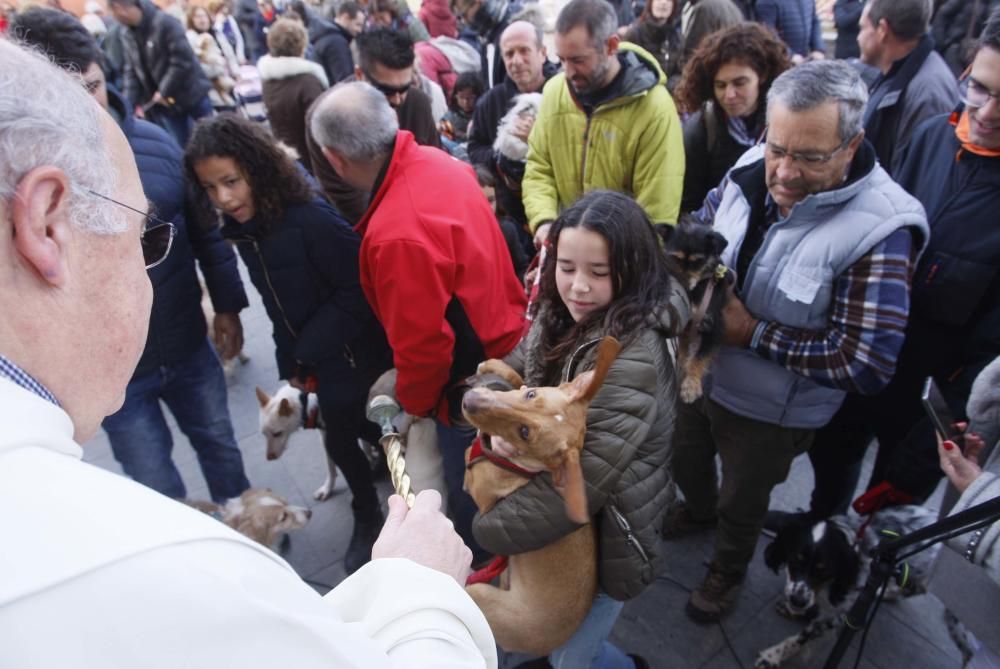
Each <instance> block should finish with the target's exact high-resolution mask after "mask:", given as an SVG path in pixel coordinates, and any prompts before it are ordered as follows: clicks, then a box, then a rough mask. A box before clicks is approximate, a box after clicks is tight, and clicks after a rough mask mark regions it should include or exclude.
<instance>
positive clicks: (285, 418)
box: [257, 383, 337, 502]
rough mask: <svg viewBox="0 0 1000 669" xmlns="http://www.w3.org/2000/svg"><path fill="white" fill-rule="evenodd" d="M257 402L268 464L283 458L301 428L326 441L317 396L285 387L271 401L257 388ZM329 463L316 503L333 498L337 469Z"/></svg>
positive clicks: (317, 491)
mask: <svg viewBox="0 0 1000 669" xmlns="http://www.w3.org/2000/svg"><path fill="white" fill-rule="evenodd" d="M257 402H258V403H259V404H260V432H261V434H263V435H264V439H266V440H267V459H268V460H277V459H278V458H280V457H281V455H282V454H283V453H284V452H285V449H286V448H287V447H288V438H289V437H290V436H292V433H293V432H295V431H296V430H299V429H300V428H302V427H306V428H318V429H319V431H320V433H321V434H323V436H324V438H325V436H326V435H325V432H326V428H325V426H324V425H323V417H322V416H321V415H320V412H319V399H318V398H317V397H316V394H315V393H304V392H302V391H301V390H298V389H296V388H293V387H292V386H290V385H288V384H287V383H286V384H285V385H283V386H281V387H280V388H278V392H276V393H275V394H274V397H270V396H268V394H267V393H265V392H264V391H263V390H261V389H260V388H259V387H258V388H257ZM324 452H325V449H324ZM326 462H327V475H326V480H325V481H323V485H321V486H320V487H319V488H317V489H316V492H314V493H313V499H316V500H318V501H320V502H322V501H324V500H327V499H329V498H330V497H331V496H333V485H334V483H335V482H336V481H337V466H336V465H335V464H333V460H331V459H330V458H329V456H327V459H326Z"/></svg>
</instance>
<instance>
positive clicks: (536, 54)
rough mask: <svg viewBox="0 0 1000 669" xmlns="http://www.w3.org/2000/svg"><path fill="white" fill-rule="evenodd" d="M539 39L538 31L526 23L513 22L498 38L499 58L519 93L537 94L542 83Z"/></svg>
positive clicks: (542, 58) (542, 52) (543, 55)
mask: <svg viewBox="0 0 1000 669" xmlns="http://www.w3.org/2000/svg"><path fill="white" fill-rule="evenodd" d="M542 37H543V34H542V30H541V28H539V27H538V26H536V25H535V24H533V23H529V22H528V21H514V22H513V23H511V24H510V25H509V26H507V29H506V30H504V31H503V34H502V35H501V36H500V55H501V57H502V58H503V64H504V67H505V68H507V76H509V77H510V78H511V80H512V81H513V82H514V83H515V84H516V85H517V90H518V91H519V92H521V93H537V92H538V91H540V90H541V88H542V85H543V84H544V83H545V75H544V73H543V68H544V65H545V61H546V52H545V46H544V44H543V43H542Z"/></svg>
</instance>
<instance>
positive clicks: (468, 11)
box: [451, 0, 522, 86]
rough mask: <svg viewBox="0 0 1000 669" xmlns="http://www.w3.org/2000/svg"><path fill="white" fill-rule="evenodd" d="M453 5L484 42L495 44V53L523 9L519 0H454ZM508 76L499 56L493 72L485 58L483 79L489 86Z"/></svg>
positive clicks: (455, 10)
mask: <svg viewBox="0 0 1000 669" xmlns="http://www.w3.org/2000/svg"><path fill="white" fill-rule="evenodd" d="M451 6H452V10H453V11H454V12H455V13H456V14H458V16H459V18H463V19H465V24H466V25H467V26H469V27H470V28H471V29H472V30H474V31H476V33H477V34H478V35H479V37H480V38H481V39H482V40H483V42H485V43H486V44H492V45H493V47H494V53H500V36H501V35H502V34H503V31H504V30H506V29H507V26H509V25H510V23H511V19H512V18H513V17H514V15H515V14H517V13H518V12H520V11H521V9H522V4H521V2H519V0H452V3H451ZM506 77H507V72H506V70H505V69H504V65H503V62H502V61H501V60H500V59H499V58H494V59H493V71H492V72H489V71H487V70H486V59H485V58H484V59H483V80H484V81H486V84H487V85H488V86H496V85H497V84H500V83H502V82H503V80H504V79H505V78H506Z"/></svg>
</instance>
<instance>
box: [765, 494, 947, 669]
mask: <svg viewBox="0 0 1000 669" xmlns="http://www.w3.org/2000/svg"><path fill="white" fill-rule="evenodd" d="M935 520H937V513H936V512H935V511H932V510H930V509H927V508H925V507H922V506H913V505H908V506H893V507H889V508H886V509H882V510H881V511H878V512H877V513H876V514H875V515H874V516H873V518H872V521H871V522H870V523H869V524H868V525H864V521H865V518H860V517H858V516H851V517H847V516H835V517H833V518H830V519H828V520H823V521H820V522H818V523H815V524H812V523H792V524H790V525H788V526H787V527H785V528H783V529H781V530H780V531H779V532H778V534H777V536H776V537H775V538H774V540H773V541H772V542H771V543H770V544H769V545H768V547H767V548H766V549H764V563H765V564H766V565H767V566H768V567H770V568H771V570H772V571H774V572H775V573H777V572H778V570H779V569H780V568H781V567H785V572H786V574H787V582H786V584H785V598H784V600H782V601H781V602H779V603H778V607H777V608H778V612H779V613H780V614H782V615H784V616H786V617H789V618H796V619H801V620H806V621H808V623H809V624H808V625H806V627H805V629H803V630H802V631H801V632H800V633H799V634H796V635H794V636H790V637H788V638H787V639H785V640H784V641H782V642H780V643H777V644H775V645H773V646H771V647H769V648H767V649H765V650H763V651H761V652H760V654H759V655H758V656H757V662H756V663H755V664H754V667H755V669H776V668H777V667H780V666H781V664H782V663H784V662H785V661H786V660H788V659H789V658H791V657H793V656H794V655H796V654H797V653H798V652H799V651H801V650H802V648H803V646H805V645H806V644H807V643H809V642H810V641H812V640H813V639H817V638H819V637H822V636H823V635H824V634H826V633H827V632H828V631H830V630H832V629H834V628H836V627H839V626H840V625H841V624H842V622H843V615H842V614H843V612H844V611H845V610H846V609H847V608H848V607H847V602H848V595H850V594H851V593H852V591H854V590H855V588H856V587H857V584H858V577H859V576H860V575H861V574H862V573H863V572H866V571H867V568H868V565H869V563H870V561H871V557H870V556H871V553H872V550H873V549H874V548H875V547H876V546H877V545H878V543H879V541H880V540H881V539H882V538H883V537H884V536H886V535H893V536H901V535H904V534H908V533H910V532H913V531H914V530H917V529H920V528H921V527H924V526H926V525H930V524H931V523H933V522H934V521H935ZM863 525H864V529H863V531H862V532H861V539H860V540H859V541H856V537H857V536H858V530H859V528H861V527H862V526H863ZM937 548H938V546H932V547H931V548H929V549H927V550H924V551H921V552H919V553H917V554H915V555H913V556H912V557H911V558H910V559H909V560H908V561H907V563H908V564H909V567H910V570H909V575H908V577H907V580H906V582H905V583H903V585H902V586H900V585H898V584H895V583H892V582H890V585H889V587H888V588H887V589H886V599H898V598H900V597H909V596H911V595H915V594H919V593H922V592H924V591H925V590H926V583H927V577H928V574H929V572H930V567H931V564H932V563H933V561H934V558H935V557H936V556H937ZM821 614H822V615H821Z"/></svg>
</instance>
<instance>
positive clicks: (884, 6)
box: [868, 0, 932, 41]
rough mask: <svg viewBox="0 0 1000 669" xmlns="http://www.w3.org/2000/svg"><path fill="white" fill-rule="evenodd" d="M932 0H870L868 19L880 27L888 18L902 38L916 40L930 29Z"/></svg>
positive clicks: (898, 35)
mask: <svg viewBox="0 0 1000 669" xmlns="http://www.w3.org/2000/svg"><path fill="white" fill-rule="evenodd" d="M931 1H932V0H869V2H868V20H869V21H871V22H872V25H873V26H875V27H878V24H879V21H881V20H882V19H885V20H886V23H888V24H889V28H890V30H892V32H893V33H894V34H895V35H896V37H898V38H899V39H902V40H907V41H909V40H915V39H919V38H921V37H923V36H924V35H926V34H927V31H928V30H930V25H931V9H932V8H931Z"/></svg>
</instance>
